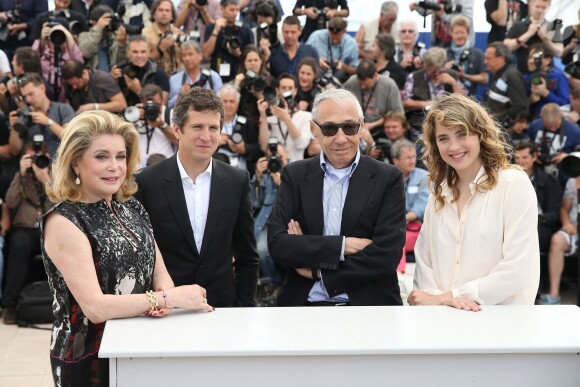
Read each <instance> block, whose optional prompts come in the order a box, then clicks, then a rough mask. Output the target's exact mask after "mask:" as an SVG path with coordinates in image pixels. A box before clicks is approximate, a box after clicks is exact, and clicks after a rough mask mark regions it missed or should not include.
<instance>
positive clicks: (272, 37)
mask: <svg viewBox="0 0 580 387" xmlns="http://www.w3.org/2000/svg"><path fill="white" fill-rule="evenodd" d="M259 28H260V35H261V36H263V37H265V38H267V39H268V41H269V42H270V45H271V46H277V45H278V44H280V41H279V40H278V26H277V25H276V23H272V24H268V23H266V22H264V23H262V24H260V27H259Z"/></svg>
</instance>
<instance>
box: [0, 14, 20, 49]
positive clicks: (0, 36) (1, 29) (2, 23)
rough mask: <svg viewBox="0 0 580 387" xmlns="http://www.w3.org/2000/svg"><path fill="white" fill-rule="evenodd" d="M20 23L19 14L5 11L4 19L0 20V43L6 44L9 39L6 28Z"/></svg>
mask: <svg viewBox="0 0 580 387" xmlns="http://www.w3.org/2000/svg"><path fill="white" fill-rule="evenodd" d="M20 22H21V19H20V12H18V11H6V18H5V19H4V18H2V19H0V41H2V42H7V41H8V39H9V37H10V31H9V30H8V27H10V26H11V25H14V24H18V23H20Z"/></svg>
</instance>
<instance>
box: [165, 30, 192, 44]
mask: <svg viewBox="0 0 580 387" xmlns="http://www.w3.org/2000/svg"><path fill="white" fill-rule="evenodd" d="M167 35H171V40H173V41H174V42H175V43H179V44H181V43H184V42H186V41H188V40H197V41H198V42H199V31H190V32H189V34H187V35H181V34H172V33H171V31H166V32H165V35H164V36H163V37H165V36H167Z"/></svg>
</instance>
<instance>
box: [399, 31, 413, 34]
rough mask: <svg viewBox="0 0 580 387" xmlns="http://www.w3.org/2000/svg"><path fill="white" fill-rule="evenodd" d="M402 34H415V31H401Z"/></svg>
mask: <svg viewBox="0 0 580 387" xmlns="http://www.w3.org/2000/svg"><path fill="white" fill-rule="evenodd" d="M401 33H402V34H414V33H415V30H401Z"/></svg>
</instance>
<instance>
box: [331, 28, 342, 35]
mask: <svg viewBox="0 0 580 387" xmlns="http://www.w3.org/2000/svg"><path fill="white" fill-rule="evenodd" d="M328 30H329V31H330V32H332V33H333V34H338V33H339V32H341V31H342V29H340V28H329V29H328Z"/></svg>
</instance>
